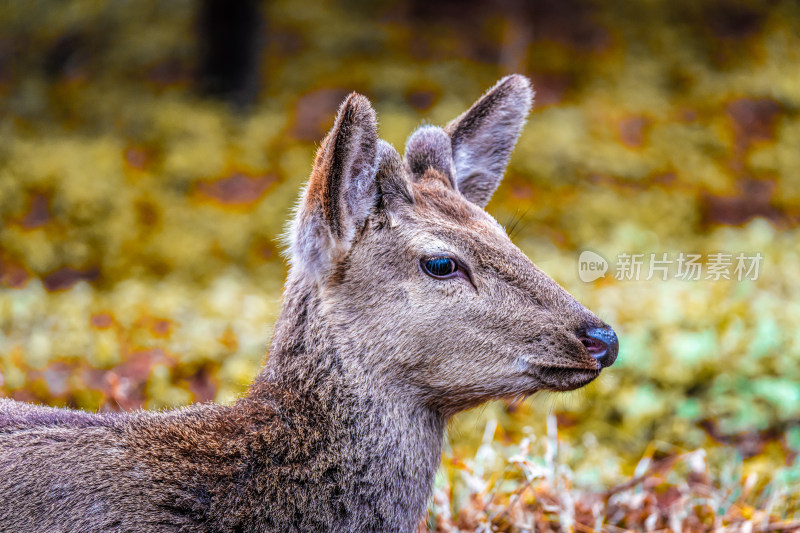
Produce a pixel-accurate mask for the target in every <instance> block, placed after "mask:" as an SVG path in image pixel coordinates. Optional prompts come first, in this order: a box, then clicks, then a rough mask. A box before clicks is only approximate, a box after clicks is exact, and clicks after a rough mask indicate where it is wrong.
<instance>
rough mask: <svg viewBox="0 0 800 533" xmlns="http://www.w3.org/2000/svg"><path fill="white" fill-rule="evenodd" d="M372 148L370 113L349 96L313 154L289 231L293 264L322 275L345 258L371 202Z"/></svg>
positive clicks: (360, 98) (374, 196)
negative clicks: (315, 155) (309, 176)
mask: <svg viewBox="0 0 800 533" xmlns="http://www.w3.org/2000/svg"><path fill="white" fill-rule="evenodd" d="M377 146H378V124H377V120H376V118H375V111H374V110H373V109H372V106H370V103H369V100H367V99H366V98H365V97H363V96H361V95H359V94H356V93H352V94H351V95H350V96H348V97H347V99H346V100H345V101H344V102H343V103H342V105H341V107H339V113H338V114H337V116H336V121H335V122H334V124H333V128H331V131H330V132H329V133H328V135H327V137H325V140H323V141H322V144H321V145H320V147H319V150H317V157H316V159H315V161H314V169H313V170H312V171H311V178H310V179H309V181H308V186H307V187H306V190H305V192H304V193H303V197H302V198H301V200H300V205H299V206H298V209H297V215H296V216H295V219H294V223H293V226H292V229H291V235H290V239H291V254H292V261H293V262H294V263H298V262H299V263H302V264H303V265H304V266H305V267H306V268H309V269H312V270H316V271H323V272H324V271H325V270H327V269H328V268H329V267H330V266H331V265H332V264H333V263H334V262H335V261H336V260H337V259H338V258H340V257H341V256H343V255H344V254H345V253H347V250H348V249H349V248H350V245H351V244H352V242H353V239H354V238H355V236H356V234H357V232H358V231H359V230H360V229H361V228H362V227H363V225H364V223H365V222H366V220H367V217H369V214H370V211H371V210H372V208H373V207H374V206H375V204H376V202H377V193H378V188H377V185H376V182H375V174H376V172H377V163H376V156H377Z"/></svg>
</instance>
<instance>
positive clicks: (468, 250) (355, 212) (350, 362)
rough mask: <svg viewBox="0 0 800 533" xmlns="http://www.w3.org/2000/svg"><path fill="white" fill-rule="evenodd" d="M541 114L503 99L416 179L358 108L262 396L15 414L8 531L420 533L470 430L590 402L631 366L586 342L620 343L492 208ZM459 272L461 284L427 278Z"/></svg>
mask: <svg viewBox="0 0 800 533" xmlns="http://www.w3.org/2000/svg"><path fill="white" fill-rule="evenodd" d="M531 96H532V91H531V89H530V86H529V84H528V82H527V80H525V79H524V78H522V77H520V76H511V77H509V78H506V79H504V80H501V82H500V83H499V84H498V85H497V86H496V87H495V88H494V89H493V90H492V91H490V92H489V93H487V95H486V96H484V98H482V99H481V100H479V102H478V103H477V104H476V106H475V107H473V108H472V109H471V110H470V111H468V112H467V113H465V115H462V117H460V118H459V119H457V120H456V121H454V122H453V123H451V124H450V125H449V126H448V128H447V130H441V129H438V128H432V127H426V128H422V129H421V130H419V131H418V132H417V133H415V134H414V135H412V137H411V138H410V139H409V143H408V148H407V151H406V158H405V160H404V159H402V158H401V157H400V156H399V155H398V154H397V152H396V151H395V150H394V149H393V148H392V147H391V146H389V145H388V144H386V143H384V142H383V141H378V139H377V123H376V120H375V115H374V112H373V111H372V108H371V107H370V105H369V102H368V101H367V100H366V99H365V98H363V97H361V96H358V95H351V96H350V97H349V98H348V99H347V100H346V101H345V103H344V104H343V105H342V109H341V110H340V113H339V115H338V117H337V119H336V122H335V124H334V127H333V129H332V130H331V133H330V134H329V135H328V137H327V138H326V140H325V141H324V142H323V144H322V145H321V147H320V149H319V153H318V155H317V159H316V164H315V168H314V170H313V172H312V175H311V178H310V182H309V185H308V187H307V188H306V190H305V192H304V194H303V198H302V200H301V203H300V205H299V207H298V212H297V215H296V217H295V220H294V223H293V226H292V232H291V235H290V246H291V261H292V266H291V269H290V273H289V277H288V279H287V282H286V287H285V292H284V302H283V308H282V311H281V315H280V317H279V319H278V322H277V324H276V328H275V335H274V338H273V340H272V344H271V347H270V356H269V359H268V361H267V363H266V365H265V367H264V369H263V370H262V371H261V373H260V374H259V375H258V377H257V378H256V380H255V382H254V383H253V385H252V386H251V388H250V391H249V393H248V394H247V396H245V397H243V398H241V399H240V400H239V401H237V402H236V403H235V404H233V405H230V406H219V405H193V406H190V407H186V408H183V409H178V410H175V411H166V412H146V411H140V412H135V413H128V414H89V413H82V412H77V411H69V410H63V409H54V408H48V407H37V406H32V405H27V404H20V403H17V402H12V401H9V400H0V530H2V531H4V532H28V531H58V532H79V531H80V532H93V531H97V532H100V531H120V532H128V531H130V532H134V531H154V532H161V531H163V532H167V531H169V532H175V531H182V532H187V533H188V532H285V531H298V532H300V531H307V532H321V531H355V532H359V531H363V532H367V531H370V532H392V533H394V532H411V531H414V529H415V526H416V524H417V523H418V521H419V520H420V518H421V516H422V515H423V513H424V511H425V506H426V502H427V499H428V497H429V493H430V490H431V485H432V482H433V477H434V474H435V472H436V469H437V467H438V465H439V458H440V454H441V444H442V438H443V434H444V428H445V426H446V424H447V421H448V419H449V418H450V417H451V416H452V415H453V414H455V413H457V412H459V411H461V410H464V409H468V408H470V407H473V406H475V405H479V404H480V403H483V402H485V401H487V400H490V399H493V398H502V397H524V396H526V395H529V394H532V393H534V392H536V391H537V390H541V389H551V390H566V389H571V388H576V387H580V386H582V385H584V384H586V383H588V382H589V381H591V380H592V379H594V378H595V377H596V376H597V375H598V374H599V372H600V370H601V368H602V366H607V365H608V364H611V363H612V362H613V359H614V357H615V356H616V346H614V347H613V350H612V352H613V353H612V352H610V353H609V355H608V356H607V357H606V358H604V359H603V360H602V362H601V361H599V360H597V359H595V358H594V357H592V355H591V354H590V353H589V352H588V351H587V348H585V347H584V344H583V343H582V340H581V339H582V337H581V335H582V333H581V332H582V331H585V330H586V329H587V328H597V327H604V326H605V325H604V324H603V323H602V321H600V320H599V319H598V318H596V317H595V316H594V315H593V314H591V313H590V312H589V311H588V310H586V309H585V308H584V307H583V306H581V305H580V304H579V303H578V302H576V301H575V300H574V299H573V298H572V297H571V296H570V295H569V294H567V293H566V292H565V291H564V290H563V289H561V288H560V287H559V286H558V285H557V284H556V283H555V282H553V280H551V279H550V278H549V277H547V276H546V275H545V274H544V273H543V272H541V271H540V270H539V269H538V268H536V267H535V266H534V265H533V264H532V263H531V262H530V261H529V260H528V259H527V258H526V257H525V256H524V255H523V254H522V253H521V252H520V251H519V250H518V249H517V248H516V247H515V246H514V245H513V244H512V243H511V241H510V240H509V239H508V237H507V236H506V234H505V232H504V230H503V228H501V227H500V226H499V225H498V224H497V223H496V222H495V221H494V220H493V219H492V218H491V217H490V216H489V215H488V214H487V213H486V212H485V211H484V210H483V209H482V206H483V205H485V202H486V201H488V196H487V194H488V195H491V192H492V191H494V189H495V188H496V187H497V183H499V180H500V178H501V177H502V173H503V170H504V168H505V164H506V161H507V159H508V154H509V153H510V150H511V147H513V145H514V143H515V141H516V138H517V135H518V133H519V131H520V129H521V127H522V123H523V122H524V119H525V115H526V114H527V110H528V107H529V105H530V101H531ZM465 161H468V162H470V164H471V165H472V166H471V167H470V168H469V169H467V171H466V172H465V171H464V164H465ZM441 254H448V255H450V256H453V257H454V258H455V259H456V260H457V261H458V263H459V265H460V266H461V268H462V269H463V270H462V271H459V273H458V275H455V276H454V277H451V278H447V279H435V278H433V277H431V276H430V275H427V274H426V273H425V272H424V270H423V266H422V265H423V264H424V262H425V259H426V258H428V257H431V256H438V255H441Z"/></svg>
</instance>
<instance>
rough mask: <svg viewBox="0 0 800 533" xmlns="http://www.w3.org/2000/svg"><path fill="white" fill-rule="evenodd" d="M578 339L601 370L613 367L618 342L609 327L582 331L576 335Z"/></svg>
mask: <svg viewBox="0 0 800 533" xmlns="http://www.w3.org/2000/svg"><path fill="white" fill-rule="evenodd" d="M578 339H580V341H581V343H582V344H583V345H584V346H585V347H586V350H587V351H588V352H589V355H591V356H592V357H594V358H595V360H597V362H598V363H600V366H602V367H603V368H605V367H607V366H611V365H613V364H614V361H616V359H617V352H619V341H618V340H617V334H616V333H614V330H613V329H611V328H610V327H608V326H605V327H602V328H587V329H584V330H583V331H582V332H581V333H579V334H578Z"/></svg>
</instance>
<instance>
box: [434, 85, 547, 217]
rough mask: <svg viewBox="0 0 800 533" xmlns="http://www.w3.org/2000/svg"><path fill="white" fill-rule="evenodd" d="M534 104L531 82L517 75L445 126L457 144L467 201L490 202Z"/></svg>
mask: <svg viewBox="0 0 800 533" xmlns="http://www.w3.org/2000/svg"><path fill="white" fill-rule="evenodd" d="M532 104H533V88H532V87H531V83H530V81H528V78H526V77H525V76H520V75H519V74H513V75H511V76H506V77H505V78H503V79H502V80H500V81H499V82H497V85H495V86H494V87H492V88H491V89H489V91H487V92H486V94H484V95H483V96H482V97H481V98H480V100H478V101H477V102H475V104H473V106H472V107H471V108H469V110H468V111H467V112H466V113H464V114H463V115H461V116H460V117H458V118H456V119H455V120H453V121H452V122H450V124H448V125H447V126H446V127H445V131H446V132H447V133H448V134H449V135H450V141H451V144H452V147H453V161H454V163H455V173H456V180H455V181H456V185H457V187H458V190H459V191H461V194H463V195H464V196H465V197H466V198H467V200H469V201H471V202H472V203H474V204H477V205H479V206H481V207H485V206H486V204H487V203H489V199H490V198H491V197H492V194H493V193H494V191H495V189H497V186H498V185H499V184H500V180H501V179H502V178H503V173H504V172H505V170H506V165H508V158H509V156H510V155H511V150H513V149H514V145H515V144H516V143H517V138H518V137H519V134H520V132H521V131H522V126H523V125H524V124H525V118H526V117H527V116H528V112H529V111H530V108H531V105H532Z"/></svg>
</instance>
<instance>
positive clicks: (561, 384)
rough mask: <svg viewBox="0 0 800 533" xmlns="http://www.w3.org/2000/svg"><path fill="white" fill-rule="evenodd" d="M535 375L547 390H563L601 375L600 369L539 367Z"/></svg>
mask: <svg viewBox="0 0 800 533" xmlns="http://www.w3.org/2000/svg"><path fill="white" fill-rule="evenodd" d="M534 375H535V376H536V377H537V378H538V379H539V381H541V382H542V384H543V385H544V388H546V389H547V390H551V391H556V392H563V391H570V390H575V389H579V388H581V387H583V386H584V385H588V384H589V383H591V382H592V381H594V380H595V379H596V378H597V376H599V375H600V369H599V368H597V369H588V368H587V369H584V368H555V367H537V368H536V369H535V370H534Z"/></svg>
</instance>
